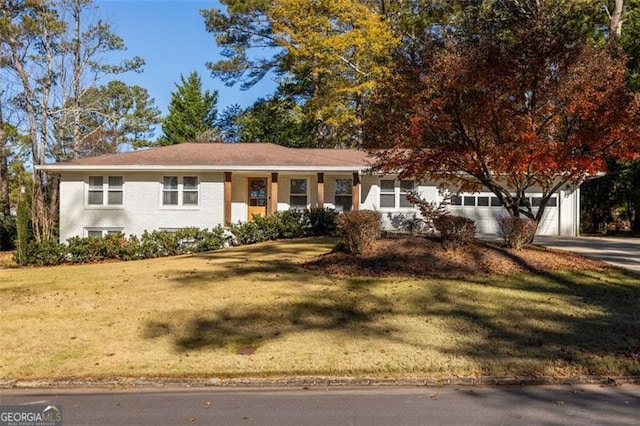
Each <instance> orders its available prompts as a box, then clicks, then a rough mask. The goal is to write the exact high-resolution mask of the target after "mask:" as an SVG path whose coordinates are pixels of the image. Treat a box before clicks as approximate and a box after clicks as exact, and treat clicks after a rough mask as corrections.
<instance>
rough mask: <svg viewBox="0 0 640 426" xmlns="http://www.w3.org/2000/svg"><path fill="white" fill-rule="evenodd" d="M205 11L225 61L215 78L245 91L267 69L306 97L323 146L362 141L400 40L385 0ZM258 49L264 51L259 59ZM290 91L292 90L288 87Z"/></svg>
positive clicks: (233, 2)
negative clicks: (366, 115)
mask: <svg viewBox="0 0 640 426" xmlns="http://www.w3.org/2000/svg"><path fill="white" fill-rule="evenodd" d="M223 3H224V4H225V5H226V7H227V11H226V13H225V12H223V11H221V10H218V9H212V10H204V11H202V13H203V16H204V18H205V24H206V27H207V30H208V31H209V32H211V33H213V34H214V35H215V38H216V41H217V43H218V45H220V46H221V47H222V48H223V50H222V53H223V55H224V56H226V59H223V60H221V61H218V62H215V63H210V64H209V67H210V69H211V70H212V72H213V75H214V76H217V77H220V78H221V79H223V80H224V81H225V82H227V84H236V83H238V82H241V83H242V87H244V88H247V87H250V86H251V85H253V84H255V83H256V82H257V81H258V80H260V79H261V78H263V77H264V76H265V75H267V74H268V73H269V72H274V73H275V74H276V75H277V76H278V77H279V78H280V81H281V83H282V85H281V92H280V94H281V95H284V96H285V97H292V96H296V97H299V98H300V99H301V100H302V103H303V105H304V108H303V111H304V112H305V113H306V114H307V115H308V119H309V121H311V122H314V123H315V125H316V128H315V138H316V144H317V145H318V146H327V145H331V146H335V145H337V146H351V145H360V144H361V142H362V136H363V135H362V117H363V112H364V108H365V105H366V100H367V98H368V96H369V94H370V93H371V92H372V90H373V89H374V88H375V86H376V83H377V81H379V80H380V79H381V78H383V77H384V76H385V75H386V73H387V71H388V69H389V66H390V65H391V58H392V52H393V49H394V48H395V46H396V45H397V43H398V41H399V39H398V37H396V36H395V35H394V33H393V32H392V31H391V27H390V26H389V24H388V22H387V21H386V20H384V19H381V18H382V17H381V15H380V9H379V7H380V4H378V3H377V2H371V1H360V0H321V1H316V0H275V1H270V2H265V1H262V0H250V1H244V0H242V1H241V0H225V1H223ZM258 48H259V49H260V50H261V51H265V52H267V55H265V56H257V57H256V56H254V55H253V51H255V50H257V49H258ZM285 88H286V89H285Z"/></svg>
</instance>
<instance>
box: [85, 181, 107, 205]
mask: <svg viewBox="0 0 640 426" xmlns="http://www.w3.org/2000/svg"><path fill="white" fill-rule="evenodd" d="M103 203H104V184H103V183H102V176H89V204H90V205H92V206H96V205H97V206H101V205H102V204H103Z"/></svg>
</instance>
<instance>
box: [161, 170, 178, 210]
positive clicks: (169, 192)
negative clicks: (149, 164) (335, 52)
mask: <svg viewBox="0 0 640 426" xmlns="http://www.w3.org/2000/svg"><path fill="white" fill-rule="evenodd" d="M162 204H164V205H165V206H177V205H178V176H165V177H164V178H163V186H162Z"/></svg>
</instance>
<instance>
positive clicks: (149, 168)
mask: <svg viewBox="0 0 640 426" xmlns="http://www.w3.org/2000/svg"><path fill="white" fill-rule="evenodd" d="M35 168H36V169H37V170H43V171H45V172H53V173H64V172H97V171H105V172H107V171H108V172H134V171H135V172H196V171H198V172H269V173H274V172H281V171H282V172H319V173H321V172H354V173H355V172H363V171H365V170H368V169H369V166H365V165H358V166H355V165H354V166H238V165H235V166H206V165H184V166H180V165H86V164H66V165H62V164H50V165H38V166H35Z"/></svg>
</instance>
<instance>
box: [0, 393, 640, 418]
mask: <svg viewBox="0 0 640 426" xmlns="http://www.w3.org/2000/svg"><path fill="white" fill-rule="evenodd" d="M18 404H47V405H57V406H62V408H63V424H64V426H72V425H180V424H202V425H279V426H287V425H322V426H326V425H580V426H583V425H638V424H640V386H636V385H622V386H598V385H580V386H528V387H474V388H469V387H459V388H454V387H443V388H432V387H413V388H374V387H371V388H361V389H345V388H328V389H324V388H311V389H307V390H304V389H247V388H240V389H238V388H235V389H229V388H216V389H202V388H199V389H169V390H167V389H155V390H154V389H152V390H111V391H104V390H53V389H47V390H42V389H38V390H21V389H9V390H2V391H0V405H18Z"/></svg>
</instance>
